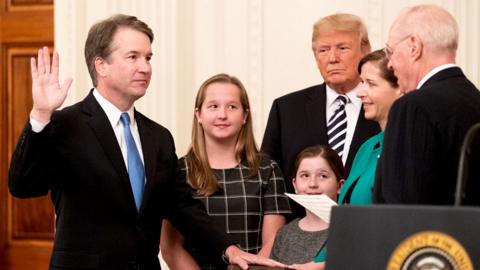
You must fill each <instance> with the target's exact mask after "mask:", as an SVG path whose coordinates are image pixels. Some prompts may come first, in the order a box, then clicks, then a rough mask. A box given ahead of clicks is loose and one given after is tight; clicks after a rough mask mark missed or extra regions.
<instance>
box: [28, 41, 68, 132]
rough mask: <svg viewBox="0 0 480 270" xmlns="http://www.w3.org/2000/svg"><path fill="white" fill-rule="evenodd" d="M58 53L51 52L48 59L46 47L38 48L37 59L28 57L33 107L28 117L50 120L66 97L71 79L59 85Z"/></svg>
mask: <svg viewBox="0 0 480 270" xmlns="http://www.w3.org/2000/svg"><path fill="white" fill-rule="evenodd" d="M58 62H59V60H58V53H57V52H56V51H54V52H53V57H52V59H51V61H50V53H49V52H48V48H47V47H43V48H42V49H39V50H38V56H37V59H36V60H35V58H33V57H32V58H31V59H30V68H31V72H32V98H33V108H32V111H31V112H30V117H32V118H33V119H35V120H37V121H39V122H41V123H47V122H49V121H50V118H51V116H52V113H53V112H54V111H55V110H56V109H58V108H59V107H60V106H61V105H62V104H63V102H64V101H65V98H66V97H67V92H68V89H69V88H70V85H71V84H72V81H73V80H72V79H71V78H68V79H66V80H65V81H64V82H63V85H62V86H60V84H59V81H58V65H59V64H58Z"/></svg>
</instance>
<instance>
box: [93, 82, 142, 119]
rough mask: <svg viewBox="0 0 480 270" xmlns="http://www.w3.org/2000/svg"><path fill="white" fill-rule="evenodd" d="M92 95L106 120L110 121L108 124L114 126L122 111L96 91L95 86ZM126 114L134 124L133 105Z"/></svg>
mask: <svg viewBox="0 0 480 270" xmlns="http://www.w3.org/2000/svg"><path fill="white" fill-rule="evenodd" d="M93 96H94V97H95V99H96V100H97V102H98V104H100V107H102V109H103V111H104V112H105V114H106V115H107V118H108V121H109V122H110V125H112V127H115V126H116V125H117V124H118V122H119V120H120V116H121V115H122V111H120V110H119V109H118V108H117V107H116V106H115V105H113V104H112V103H111V102H110V101H108V100H107V99H106V98H104V97H103V96H102V94H100V92H98V90H97V88H94V89H93ZM126 112H127V113H128V116H129V117H130V123H131V124H135V117H134V107H133V106H132V107H131V108H130V109H128V111H126Z"/></svg>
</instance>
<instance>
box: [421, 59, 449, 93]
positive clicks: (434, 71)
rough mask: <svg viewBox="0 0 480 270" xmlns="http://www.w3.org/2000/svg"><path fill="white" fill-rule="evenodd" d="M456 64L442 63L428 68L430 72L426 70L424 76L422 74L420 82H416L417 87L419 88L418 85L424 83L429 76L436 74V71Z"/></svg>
mask: <svg viewBox="0 0 480 270" xmlns="http://www.w3.org/2000/svg"><path fill="white" fill-rule="evenodd" d="M456 66H457V65H455V64H444V65H440V66H438V67H436V68H434V69H432V70H430V72H428V73H427V74H426V75H425V76H423V78H422V79H421V80H420V82H419V83H418V85H417V89H420V87H422V86H423V84H425V82H426V81H427V80H428V79H430V78H431V77H433V75H435V74H437V73H438V72H440V71H442V70H444V69H447V68H451V67H456Z"/></svg>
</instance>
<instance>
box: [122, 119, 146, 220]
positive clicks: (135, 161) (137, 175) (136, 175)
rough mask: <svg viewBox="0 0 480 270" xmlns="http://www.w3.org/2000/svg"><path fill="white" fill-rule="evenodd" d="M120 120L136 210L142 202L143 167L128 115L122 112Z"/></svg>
mask: <svg viewBox="0 0 480 270" xmlns="http://www.w3.org/2000/svg"><path fill="white" fill-rule="evenodd" d="M120 121H121V122H122V125H123V134H124V137H125V142H126V144H127V161H128V162H127V163H128V176H129V178H130V185H131V186H132V191H133V196H134V198H135V205H136V206H137V210H139V209H140V205H141V204H142V195H143V187H144V182H145V168H144V167H143V163H142V159H141V158H140V154H139V153H138V149H137V145H136V144H135V140H134V139H133V136H132V132H131V131H130V116H128V113H126V112H124V113H122V116H121V117H120Z"/></svg>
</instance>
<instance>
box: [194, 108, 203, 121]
mask: <svg viewBox="0 0 480 270" xmlns="http://www.w3.org/2000/svg"><path fill="white" fill-rule="evenodd" d="M194 117H195V118H196V119H197V122H198V124H200V125H201V124H202V119H201V118H200V110H199V109H198V108H195V113H194Z"/></svg>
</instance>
